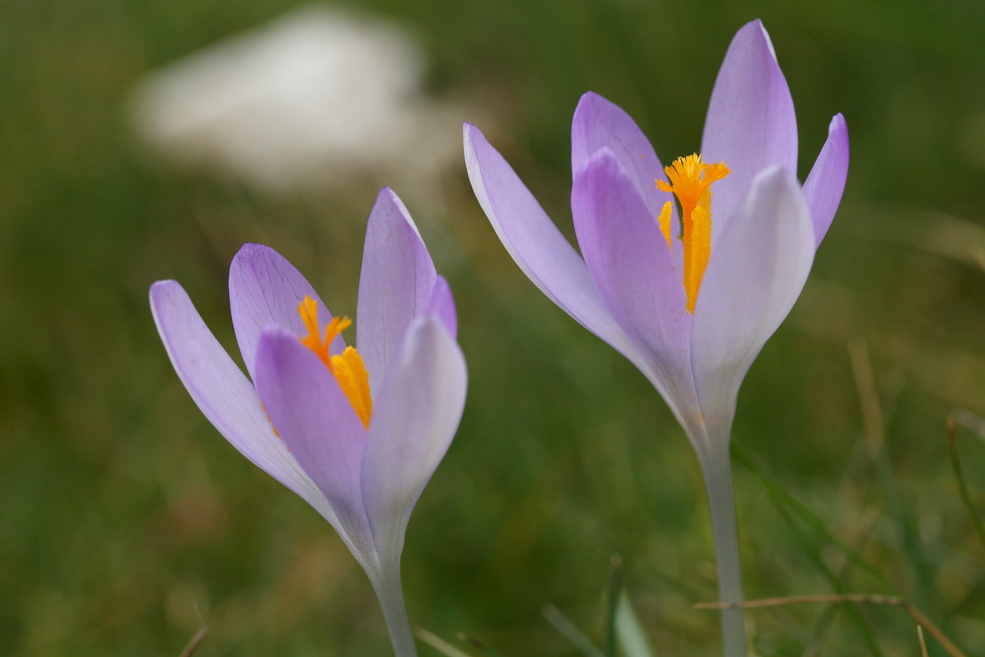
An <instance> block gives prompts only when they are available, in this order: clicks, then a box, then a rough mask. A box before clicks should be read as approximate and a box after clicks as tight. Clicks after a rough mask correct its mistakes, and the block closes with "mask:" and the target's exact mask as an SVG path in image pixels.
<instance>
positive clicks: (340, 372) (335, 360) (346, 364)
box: [298, 295, 373, 429]
mask: <svg viewBox="0 0 985 657" xmlns="http://www.w3.org/2000/svg"><path fill="white" fill-rule="evenodd" d="M298 314H300V315H301V321H303V322H304V325H305V328H307V329H308V335H306V336H304V337H303V338H301V344H303V345H304V346H305V347H307V348H308V349H311V351H313V352H315V355H316V356H318V358H320V359H321V362H323V363H325V367H327V368H328V371H329V372H331V373H332V374H333V375H334V376H335V380H336V381H338V382H339V387H340V388H342V392H344V393H345V396H346V397H348V398H349V403H350V404H352V409H353V410H354V411H355V412H356V415H358V416H359V419H360V420H361V421H362V423H363V426H364V427H365V428H367V429H369V420H370V418H371V417H372V416H373V399H372V397H370V394H369V373H368V372H367V371H366V365H365V364H364V363H363V357H362V356H360V355H359V352H358V351H356V348H355V347H346V348H345V351H343V352H342V353H341V354H336V355H335V356H332V355H330V353H329V347H330V346H331V344H332V340H334V339H335V338H336V337H337V336H338V335H339V334H341V333H342V331H344V330H345V329H347V328H349V327H350V326H352V322H351V321H349V318H348V317H333V318H332V321H331V322H329V323H328V325H327V326H326V327H325V338H324V339H322V337H321V336H320V335H319V333H318V303H317V302H316V301H315V300H314V299H312V298H311V297H310V296H307V295H306V296H305V297H304V300H303V301H302V302H301V303H299V304H298Z"/></svg>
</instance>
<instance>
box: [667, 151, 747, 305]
mask: <svg viewBox="0 0 985 657" xmlns="http://www.w3.org/2000/svg"><path fill="white" fill-rule="evenodd" d="M664 171H665V172H666V173H667V178H668V179H669V180H670V184H669V185H668V184H667V183H665V182H664V181H662V180H658V181H657V189H659V190H660V191H662V192H671V193H673V194H674V195H675V196H676V197H677V200H678V201H679V202H680V204H681V216H682V223H683V230H682V231H681V232H682V235H681V237H682V239H683V241H684V291H685V292H687V309H688V311H689V312H690V313H691V314H692V315H693V314H694V305H695V304H696V303H697V301H698V289H699V288H700V287H701V279H702V277H703V276H704V275H705V267H707V266H708V257H709V256H711V184H712V183H713V182H716V181H718V180H721V179H722V178H724V177H725V176H727V175H728V174H729V173H730V171H729V168H728V167H727V166H725V163H724V162H719V163H718V164H707V163H705V161H704V160H702V159H701V156H700V155H698V154H697V153H695V154H694V155H688V156H687V157H679V158H677V159H676V160H674V163H673V164H671V165H670V166H669V167H664ZM671 209H672V206H671V201H667V202H666V203H664V207H663V209H662V210H661V211H660V218H659V219H660V230H661V231H662V232H663V235H664V237H665V238H666V239H667V244H672V240H671V226H670V223H671V221H670V218H671Z"/></svg>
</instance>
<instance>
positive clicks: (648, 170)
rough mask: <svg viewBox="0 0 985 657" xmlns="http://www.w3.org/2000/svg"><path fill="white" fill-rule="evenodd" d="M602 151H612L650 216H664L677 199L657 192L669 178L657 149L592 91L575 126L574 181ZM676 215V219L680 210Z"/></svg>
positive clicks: (622, 113)
mask: <svg viewBox="0 0 985 657" xmlns="http://www.w3.org/2000/svg"><path fill="white" fill-rule="evenodd" d="M602 148H608V149H609V151H611V152H612V154H613V155H614V156H615V158H616V160H618V161H619V164H620V165H622V168H623V170H624V171H625V172H626V174H627V175H628V176H629V179H630V180H632V181H633V185H634V186H635V187H636V192H637V193H638V194H639V195H640V197H641V198H642V199H643V201H644V202H645V203H646V207H647V208H648V209H649V211H650V215H651V216H652V217H653V218H654V219H656V217H658V216H660V210H661V209H663V206H664V203H666V202H667V201H673V200H674V195H673V194H670V193H668V192H662V191H660V190H659V189H657V185H656V181H657V180H658V179H659V180H663V181H664V182H667V176H666V175H665V174H664V169H663V166H662V165H661V164H660V159H659V158H658V157H657V154H656V153H655V152H654V151H653V146H651V145H650V141H649V140H648V139H647V138H646V136H645V135H644V134H643V132H642V131H641V130H640V129H639V126H637V125H636V122H635V121H633V119H632V117H630V116H629V114H627V113H626V112H625V111H623V109H622V108H621V107H619V106H618V105H616V104H615V103H611V102H609V101H608V100H606V99H605V98H603V97H602V96H599V95H598V94H596V93H592V92H591V91H590V92H588V93H586V94H584V95H583V96H582V97H581V100H580V101H578V107H576V108H575V116H574V119H572V122H571V177H572V178H574V177H575V176H576V175H577V174H578V172H579V171H581V169H582V168H583V167H584V166H585V165H586V164H588V160H589V159H590V158H591V157H592V156H593V155H595V153H596V152H598V151H599V149H602ZM674 212H675V215H674V216H675V217H676V208H675V210H674ZM675 225H676V223H675Z"/></svg>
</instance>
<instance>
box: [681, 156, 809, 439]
mask: <svg viewBox="0 0 985 657" xmlns="http://www.w3.org/2000/svg"><path fill="white" fill-rule="evenodd" d="M813 262H814V226H813V223H812V222H811V215H810V210H809V209H808V207H807V202H806V201H805V200H804V196H803V194H802V193H801V191H800V184H799V183H798V182H797V179H796V178H794V175H793V174H792V173H791V172H790V171H788V170H786V169H784V168H782V167H778V166H777V167H771V168H770V169H767V170H766V171H764V172H762V173H761V174H760V175H759V176H757V177H756V178H755V180H754V181H753V185H752V189H751V190H750V192H749V196H748V198H747V199H746V202H745V203H744V204H743V206H742V209H741V210H740V212H739V213H738V214H737V215H736V216H735V217H734V219H733V221H731V222H730V223H729V225H728V226H727V227H726V229H725V231H724V233H723V235H722V237H721V239H720V240H719V241H718V243H717V244H716V245H715V247H714V248H713V249H712V252H711V258H710V259H709V261H708V268H707V269H706V270H705V275H704V279H703V280H702V283H701V290H700V292H699V294H698V302H697V306H696V307H695V309H694V329H693V332H692V363H693V367H694V378H695V382H696V384H697V387H698V397H699V399H700V401H701V410H702V411H703V413H704V418H705V422H706V424H707V427H708V434H709V435H710V436H711V437H712V438H713V439H716V440H724V441H727V440H728V431H729V427H731V425H732V418H733V415H734V413H735V400H736V396H737V394H738V392H739V386H740V385H741V384H742V379H743V378H744V377H745V375H746V372H747V371H748V370H749V366H750V365H752V362H753V360H755V358H756V356H757V355H758V354H759V350H760V349H762V347H763V345H764V344H765V343H766V340H768V339H769V337H770V336H771V335H773V332H774V331H776V329H777V327H778V326H779V325H780V323H781V322H782V321H783V319H784V318H785V317H786V316H787V313H789V312H790V308H792V307H793V304H794V302H795V301H796V300H797V297H798V296H799V295H800V291H801V289H802V288H803V287H804V283H805V282H806V281H807V274H808V273H809V272H810V270H811V264H812V263H813Z"/></svg>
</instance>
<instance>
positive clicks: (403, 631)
mask: <svg viewBox="0 0 985 657" xmlns="http://www.w3.org/2000/svg"><path fill="white" fill-rule="evenodd" d="M371 581H372V583H373V590H375V591H376V597H377V599H379V601H380V607H381V608H382V609H383V618H384V619H385V620H386V627H387V630H389V632H390V641H391V642H392V643H393V654H394V655H396V657H417V648H416V647H415V645H414V635H413V634H412V633H411V631H410V620H409V619H408V618H407V607H406V605H405V604H404V589H403V586H402V585H401V584H400V562H399V561H398V562H397V563H396V564H395V565H393V566H390V567H389V568H386V569H385V570H384V572H383V573H382V574H381V575H379V576H376V577H372V578H371Z"/></svg>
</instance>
